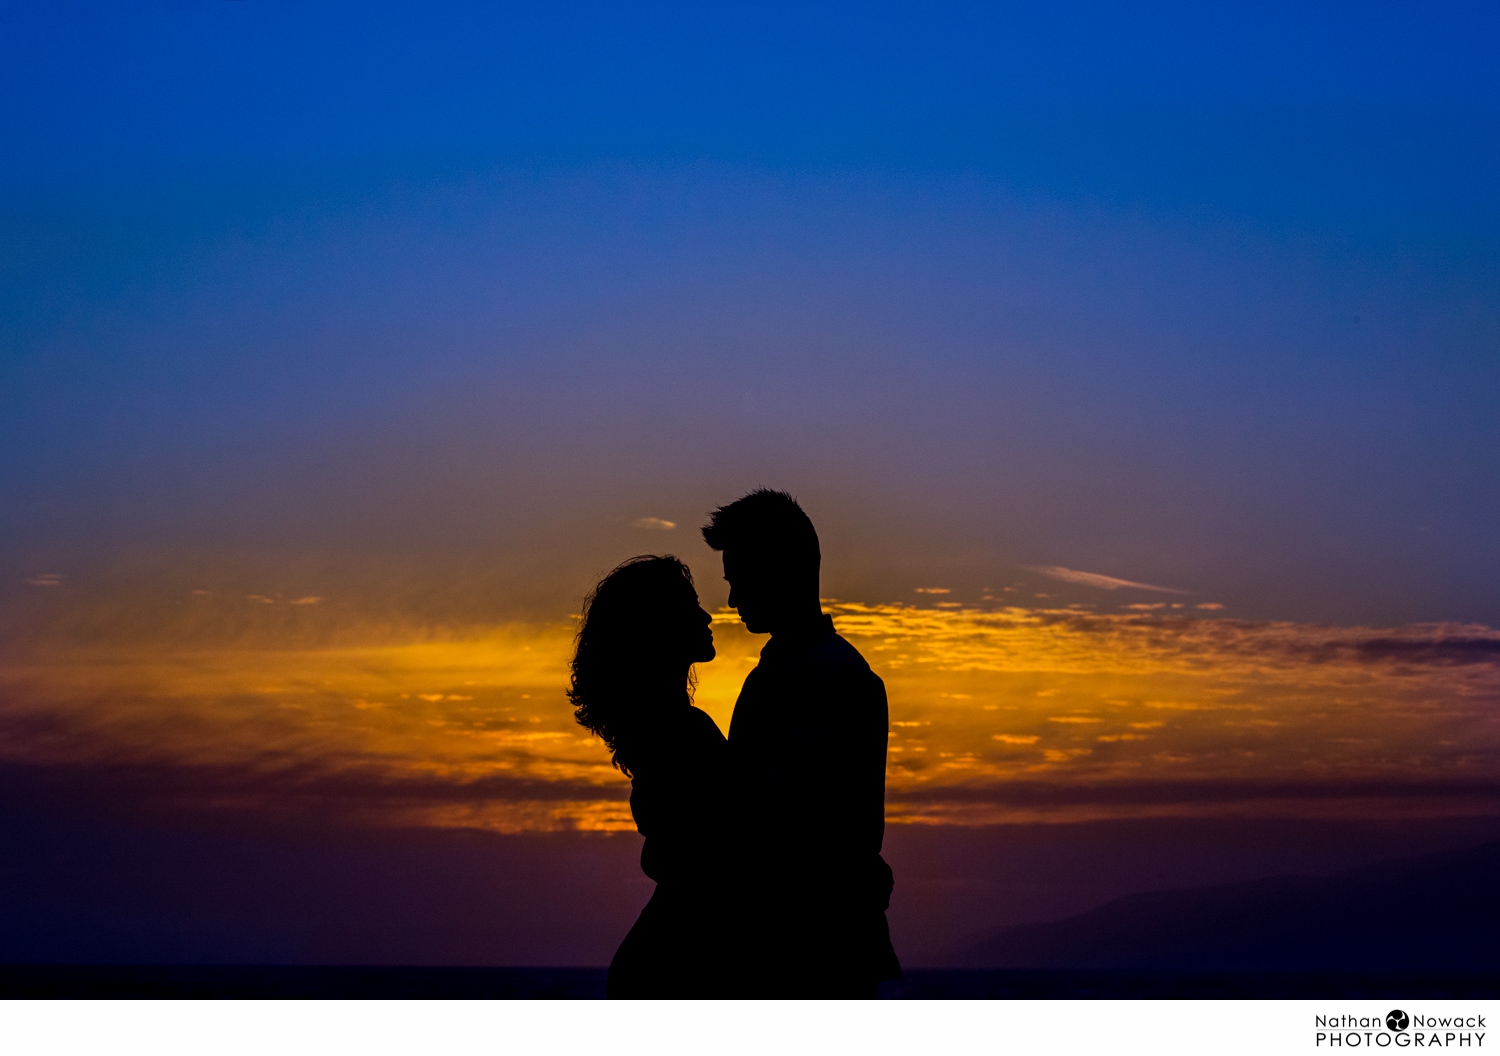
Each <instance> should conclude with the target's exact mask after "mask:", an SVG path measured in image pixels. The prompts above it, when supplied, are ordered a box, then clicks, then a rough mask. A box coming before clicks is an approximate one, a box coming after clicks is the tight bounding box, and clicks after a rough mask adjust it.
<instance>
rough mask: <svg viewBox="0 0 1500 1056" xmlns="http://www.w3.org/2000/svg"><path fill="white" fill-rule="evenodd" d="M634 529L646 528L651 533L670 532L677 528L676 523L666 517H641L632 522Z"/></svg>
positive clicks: (631, 525)
mask: <svg viewBox="0 0 1500 1056" xmlns="http://www.w3.org/2000/svg"><path fill="white" fill-rule="evenodd" d="M630 527H632V528H644V529H646V530H647V531H649V532H670V531H671V530H672V529H674V528H676V527H677V522H676V521H669V520H667V519H666V518H664V517H641V518H639V519H638V520H634V521H631V522H630Z"/></svg>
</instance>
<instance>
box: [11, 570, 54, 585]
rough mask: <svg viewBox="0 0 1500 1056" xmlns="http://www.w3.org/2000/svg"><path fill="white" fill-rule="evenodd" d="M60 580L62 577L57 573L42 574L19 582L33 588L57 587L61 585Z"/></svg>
mask: <svg viewBox="0 0 1500 1056" xmlns="http://www.w3.org/2000/svg"><path fill="white" fill-rule="evenodd" d="M62 578H63V577H62V575H61V574H60V573H58V572H42V573H39V574H38V575H35V576H31V577H30V578H28V579H23V580H21V582H22V583H26V584H29V585H31V586H33V587H57V586H61V585H62Z"/></svg>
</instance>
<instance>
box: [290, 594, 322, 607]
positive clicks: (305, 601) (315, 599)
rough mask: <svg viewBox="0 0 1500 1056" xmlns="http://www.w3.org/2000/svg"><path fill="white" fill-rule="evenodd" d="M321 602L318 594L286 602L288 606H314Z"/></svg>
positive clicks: (320, 596)
mask: <svg viewBox="0 0 1500 1056" xmlns="http://www.w3.org/2000/svg"><path fill="white" fill-rule="evenodd" d="M322 600H323V597H322V595H320V594H309V595H308V596H307V597H305V598H293V599H292V600H291V601H289V602H287V604H288V605H316V604H318V603H319V602H320V601H322Z"/></svg>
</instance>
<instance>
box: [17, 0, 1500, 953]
mask: <svg viewBox="0 0 1500 1056" xmlns="http://www.w3.org/2000/svg"><path fill="white" fill-rule="evenodd" d="M1497 47H1500V15H1497V13H1496V12H1495V11H1494V10H1491V9H1485V8H1483V7H1482V6H1480V5H1442V4H1439V5H1420V6H1418V5H1407V6H1388V7H1384V8H1380V9H1378V10H1375V9H1370V8H1369V7H1368V6H1363V5H1360V6H1355V5H1322V6H1308V5H1306V4H1298V5H1268V4H1257V5H1244V6H1242V7H1240V8H1237V9H1236V8H1227V7H1223V6H1222V5H1221V6H1216V7H1214V8H1213V9H1212V10H1211V11H1209V10H1206V9H1203V8H1202V7H1201V5H1150V4H1146V5H1143V4H1130V5H1108V4H1091V5H1088V4H1086V5H1063V6H1059V5H1045V7H1044V8H1038V7H1037V6H1036V5H1029V6H1020V5H1018V6H1016V7H1014V8H1011V9H1003V8H997V7H993V6H984V7H974V6H958V5H950V6H932V5H922V6H920V7H918V6H916V5H905V6H900V5H876V6H871V5H859V6H853V5H842V6H840V5H826V6H822V7H818V8H816V9H807V8H805V7H802V6H791V5H788V6H777V5H767V4H758V5H754V6H753V7H745V8H740V9H732V8H724V7H712V5H710V9H705V8H703V7H702V6H701V5H700V6H697V7H688V6H680V7H674V6H670V5H650V6H644V7H634V8H629V9H625V8H620V7H618V6H616V5H593V6H591V5H548V6H547V7H546V9H545V10H542V9H537V10H532V11H523V10H521V9H520V8H516V7H514V6H509V5H477V4H476V5H444V6H442V8H441V10H433V9H431V8H429V7H422V6H419V5H395V4H383V3H363V4H358V5H355V4H341V3H340V4H336V3H299V4H295V5H294V4H291V3H284V2H272V0H160V2H157V3H152V4H144V5H136V6H133V7H130V8H128V9H125V8H121V7H119V6H118V5H111V4H103V3H91V2H83V0H79V2H73V3H69V4H60V3H57V4H54V3H36V4H27V5H21V6H20V7H14V6H13V7H10V8H7V10H6V12H5V13H4V14H3V15H0V86H3V90H4V93H5V95H6V98H8V99H11V100H13V101H16V103H17V105H11V106H7V107H5V108H0V143H3V144H4V149H3V150H0V490H3V494H4V496H5V498H4V501H3V502H0V830H3V831H0V837H3V838H0V895H3V896H4V898H0V901H5V900H9V902H10V903H11V904H12V905H20V906H23V909H20V910H8V911H5V912H4V913H0V961H4V960H26V959H28V958H29V959H41V960H49V959H64V960H65V959H69V958H72V959H110V958H115V959H126V960H130V959H166V960H171V959H189V960H191V959H200V960H235V959H250V960H256V959H260V960H267V959H269V960H283V961H285V960H301V961H318V960H335V961H337V960H340V959H342V960H344V961H359V960H364V961H382V960H383V961H385V962H390V961H392V960H396V961H404V962H409V963H450V962H451V963H495V964H520V963H527V964H532V963H553V964H588V963H594V964H597V963H604V962H605V961H607V959H608V956H609V953H610V952H611V951H612V949H613V944H614V943H615V942H617V941H618V938H619V937H620V935H622V934H623V930H624V928H626V927H628V925H629V922H630V920H631V919H632V917H633V914H634V912H635V911H636V910H637V909H638V908H639V905H640V904H641V903H642V902H644V899H645V897H646V893H647V892H648V891H649V883H648V882H647V881H645V880H644V878H643V877H641V876H640V875H639V873H638V870H637V867H636V863H635V860H634V856H635V855H636V854H637V853H638V848H639V841H638V838H637V837H636V836H635V835H634V832H633V826H632V824H631V821H630V816H629V810H628V806H627V804H626V801H625V797H626V795H627V794H628V788H629V786H628V783H627V782H626V781H625V780H624V779H623V778H622V777H621V776H620V775H619V774H618V772H616V771H613V770H611V769H610V767H609V765H608V757H607V753H606V752H605V751H604V750H603V748H602V747H601V745H600V744H599V743H598V742H597V741H596V740H590V738H589V737H588V736H587V735H586V734H585V733H584V731H582V730H581V729H579V728H578V727H576V726H574V725H573V724H572V721H571V715H570V713H569V711H568V708H567V705H566V702H565V700H564V699H563V697H562V692H561V691H562V686H563V683H564V678H565V671H564V666H565V664H566V660H567V656H568V650H569V647H570V641H571V635H572V634H573V631H574V629H575V627H576V624H575V622H574V616H573V614H575V613H576V612H577V611H578V607H579V605H580V602H581V599H582V597H583V595H584V593H585V592H586V591H587V590H588V588H589V586H590V585H591V584H592V583H593V582H594V581H595V580H596V579H597V577H598V576H599V575H600V574H602V573H603V572H604V571H606V570H608V569H609V568H610V567H612V566H613V565H614V564H616V563H617V562H618V561H620V560H622V559H624V558H627V557H629V556H632V555H634V554H637V553H646V552H656V553H674V554H677V555H678V556H680V557H682V558H683V559H684V560H685V561H687V562H688V564H689V565H690V566H691V567H692V569H693V571H694V573H695V575H696V577H697V580H698V585H699V589H700V593H701V595H702V599H703V602H704V604H705V606H706V607H707V608H709V609H710V610H711V611H714V612H715V623H714V632H715V635H716V638H717V640H718V643H719V659H717V660H716V661H715V662H714V663H712V664H710V665H706V666H704V667H703V668H702V669H701V670H700V671H699V679H700V684H699V687H698V691H697V700H698V703H699V705H700V706H701V707H703V708H704V709H705V710H707V711H708V712H709V713H710V714H711V715H712V716H713V717H714V718H715V719H716V720H717V721H718V722H719V723H720V725H721V726H722V727H725V728H727V726H728V721H729V716H730V714H731V711H732V707H733V701H734V696H735V694H736V692H737V689H738V686H739V683H740V682H741V680H742V679H743V678H744V675H745V673H746V672H747V671H748V670H749V669H750V667H751V666H753V664H754V661H755V656H756V654H757V652H758V650H759V648H760V646H761V645H762V644H763V642H764V639H761V638H758V637H756V636H752V635H750V634H748V633H747V632H746V631H745V630H744V629H743V627H741V626H740V625H739V623H738V620H737V618H736V617H735V615H734V613H733V612H732V610H728V609H726V608H725V607H724V605H725V600H726V590H725V586H724V584H723V582H722V579H721V570H720V568H719V567H718V562H717V557H716V555H714V554H713V553H712V552H711V551H709V550H708V548H707V547H706V546H705V545H704V544H703V542H702V540H701V538H700V537H699V535H698V531H697V528H698V525H700V524H701V523H702V521H703V519H704V517H705V515H706V513H707V512H708V511H709V510H710V509H712V508H713V507H714V506H716V505H718V504H720V503H723V502H726V501H729V500H731V499H733V498H735V497H737V496H738V495H740V494H742V493H744V492H745V491H747V490H749V489H750V488H752V487H755V486H758V485H768V486H772V487H778V488H785V489H787V490H789V491H791V492H792V493H793V494H795V495H796V496H797V497H798V498H799V499H800V500H801V501H802V502H803V504H804V506H805V507H806V509H807V510H808V512H809V514H810V515H811V516H812V518H813V520H814V522H815V524H816V525H817V527H818V529H819V532H820V535H821V538H822V544H823V552H824V575H823V583H822V590H823V594H824V596H825V598H826V608H827V609H828V611H830V612H832V613H833V614H834V618H835V621H836V624H837V626H838V627H839V629H840V630H841V631H842V632H843V633H844V634H845V635H846V636H847V637H848V638H849V639H850V641H852V642H853V643H854V644H855V645H856V646H857V647H858V648H859V649H860V650H861V651H862V652H863V653H864V655H865V656H866V658H867V659H868V660H869V661H870V662H871V664H872V665H873V666H874V668H875V670H876V671H877V672H878V673H879V674H881V675H882V677H883V678H884V679H885V680H886V683H887V687H888V689H889V694H890V701H891V715H892V720H893V724H892V730H891V734H892V735H891V741H890V752H891V754H890V764H889V769H888V794H887V815H888V820H889V823H890V825H889V830H890V834H889V836H888V857H890V858H891V860H892V863H893V866H894V867H895V869H896V872H897V892H896V896H895V902H894V903H893V906H892V911H891V914H892V921H893V929H894V933H895V938H896V944H897V948H898V952H901V953H903V955H904V956H906V957H907V958H908V960H909V961H910V963H942V962H943V958H944V957H945V956H948V955H949V953H951V951H953V950H955V949H958V948H960V947H962V946H963V945H964V944H965V943H966V942H970V941H972V940H973V939H974V938H976V937H977V936H979V935H980V934H981V933H982V932H983V930H984V929H985V928H993V927H997V926H1001V925H1003V924H1007V923H1016V922H1021V921H1025V920H1039V919H1048V918H1050V917H1052V916H1056V915H1058V914H1062V913H1066V912H1077V911H1079V910H1082V909H1086V908H1089V907H1090V906H1092V905H1095V904H1098V902H1100V901H1102V900H1104V899H1105V898H1108V897H1112V896H1114V895H1117V894H1122V893H1126V892H1128V891H1135V890H1148V889H1152V888H1159V887H1162V886H1171V885H1173V884H1177V885H1185V884H1192V883H1208V882H1215V881H1219V880H1230V879H1250V878H1254V877H1258V876H1265V875H1272V874H1274V873H1277V872H1285V871H1288V870H1296V869H1310V870H1331V869H1335V868H1339V867H1343V866H1346V865H1350V864H1358V863H1361V862H1366V861H1378V860H1381V859H1383V858H1390V857H1396V856H1398V855H1400V854H1404V853H1414V852H1416V851H1420V850H1423V849H1435V848H1441V847H1447V846H1454V847H1457V846H1462V845H1464V844H1466V843H1476V842H1479V841H1480V840H1482V839H1487V838H1494V836H1495V835H1497V834H1500V719H1497V708H1500V630H1496V628H1500V547H1497V546H1496V545H1495V527H1494V526H1495V525H1496V524H1497V523H1500V488H1497V487H1496V486H1495V481H1496V480H1497V479H1500V429H1497V427H1496V422H1497V420H1500V197H1497V195H1496V193H1495V188H1496V187H1500V76H1497V74H1496V72H1495V63H1494V60H1493V56H1494V54H1495V53H1496V50H1497ZM5 847H9V848H10V850H9V851H7V850H4V849H3V848H5ZM7 855H9V857H8V858H7V857H6V856H7ZM231 863H240V864H239V865H232V864H231ZM250 863H253V864H250ZM256 870H262V871H261V872H256ZM318 877H321V878H324V879H312V878H318ZM167 878H170V879H167ZM332 878H338V879H337V880H336V881H335V879H332ZM320 885H322V886H320ZM455 885H456V886H455ZM179 889H180V890H179ZM189 889H190V890H191V894H182V892H183V891H188V890H189ZM162 891H168V892H177V893H176V894H170V895H168V894H160V895H158V894H153V892H162ZM570 900H571V901H570ZM335 905H336V907H337V908H330V907H335ZM579 905H586V906H587V907H588V908H587V909H586V910H583V911H580V910H579V909H578V906H579ZM393 906H397V907H401V906H404V907H407V909H406V910H399V909H397V910H393V909H392V908H391V907H393ZM412 907H421V908H412ZM434 907H436V908H434ZM445 907H446V908H445ZM400 912H407V913H408V915H409V917H410V919H409V921H408V922H407V923H406V924H405V925H403V926H402V927H400V928H396V930H395V931H389V929H390V928H391V927H394V926H393V925H388V924H387V925H380V924H379V923H378V922H380V921H389V920H390V919H391V917H392V914H393V913H396V914H398V915H399V913H400ZM7 913H8V914H9V915H5V914H7ZM339 914H343V916H340V915H339ZM424 914H425V915H424ZM330 921H334V923H329V922H330ZM476 921H480V922H481V923H476ZM381 927H386V928H387V929H388V933H387V932H382V931H381V930H380V929H381ZM466 929H467V930H466ZM397 932H399V934H397ZM372 936H373V937H372Z"/></svg>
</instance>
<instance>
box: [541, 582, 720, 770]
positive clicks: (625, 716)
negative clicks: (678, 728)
mask: <svg viewBox="0 0 1500 1056" xmlns="http://www.w3.org/2000/svg"><path fill="white" fill-rule="evenodd" d="M709 621H710V617H709V615H708V613H706V612H704V611H703V608H702V607H701V606H700V605H699V604H698V593H697V591H696V590H694V589H693V575H692V573H691V572H689V571H688V567H687V566H686V565H684V564H683V563H682V562H681V561H679V560H677V559H676V558H675V557H650V556H646V557H634V558H631V559H630V560H629V561H626V562H625V563H624V564H622V565H620V566H619V567H618V568H616V569H615V570H614V571H613V572H611V573H609V575H607V576H605V577H604V578H603V579H602V580H600V581H599V584H598V586H596V587H595V588H594V589H593V591H592V592H591V593H590V594H589V596H588V597H587V598H586V599H585V600H584V603H583V621H582V625H581V626H580V627H579V629H578V642H577V647H576V648H575V650H574V652H573V663H572V678H571V682H570V685H569V689H568V699H569V700H570V701H572V702H573V706H574V709H575V711H574V715H575V716H576V717H577V719H578V723H579V725H581V726H584V727H586V728H587V729H590V730H592V731H594V732H595V733H597V734H598V735H599V736H600V738H602V739H603V741H604V743H605V744H606V745H607V746H608V747H609V749H610V751H611V752H612V753H613V755H612V758H613V761H614V763H615V765H616V766H619V767H620V768H621V769H622V770H624V771H625V772H626V773H627V774H628V773H629V772H630V766H629V763H628V761H627V760H626V759H625V758H624V756H628V755H629V751H628V748H626V749H624V750H623V752H622V741H626V742H628V741H629V740H630V739H631V735H632V733H633V732H635V731H637V730H639V729H641V728H643V727H644V726H646V725H649V724H650V722H651V720H652V719H653V718H655V717H656V716H659V715H660V714H662V713H663V712H664V711H666V710H667V709H669V708H672V707H678V706H682V705H684V704H686V702H687V699H688V689H689V674H690V671H691V668H692V665H693V664H695V663H699V662H702V661H708V660H712V659H713V658H714V643H713V632H712V631H710V630H709Z"/></svg>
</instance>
